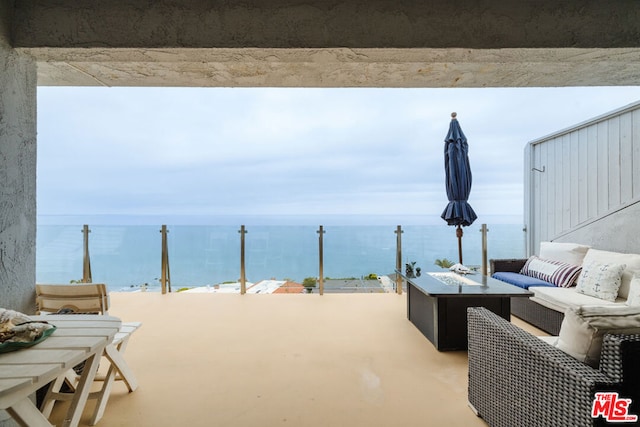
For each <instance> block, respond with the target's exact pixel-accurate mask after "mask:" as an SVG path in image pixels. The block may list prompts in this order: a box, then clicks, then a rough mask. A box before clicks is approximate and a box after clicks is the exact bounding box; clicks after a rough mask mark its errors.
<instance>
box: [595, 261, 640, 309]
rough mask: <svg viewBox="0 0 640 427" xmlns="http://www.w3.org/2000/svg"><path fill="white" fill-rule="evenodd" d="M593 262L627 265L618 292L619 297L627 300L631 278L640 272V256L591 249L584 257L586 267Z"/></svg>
mask: <svg viewBox="0 0 640 427" xmlns="http://www.w3.org/2000/svg"><path fill="white" fill-rule="evenodd" d="M592 261H597V262H599V263H602V264H626V266H627V268H626V270H625V272H624V273H622V281H621V283H620V289H619V290H618V295H619V296H620V297H622V298H625V299H626V298H627V296H628V295H629V284H630V283H631V278H632V277H633V274H634V273H635V272H637V271H640V255H639V254H624V253H621V252H609V251H601V250H599V249H589V252H587V255H585V257H584V261H583V264H585V265H586V264H587V263H589V262H592Z"/></svg>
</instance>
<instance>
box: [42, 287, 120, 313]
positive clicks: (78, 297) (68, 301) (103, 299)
mask: <svg viewBox="0 0 640 427" xmlns="http://www.w3.org/2000/svg"><path fill="white" fill-rule="evenodd" d="M64 308H66V309H70V310H72V311H73V312H74V313H100V314H108V311H109V294H108V293H107V286H106V285H105V284H104V283H79V284H74V285H49V284H47V285H43V284H38V285H36V309H37V313H38V314H41V313H43V314H44V313H56V312H57V311H59V310H61V309H64Z"/></svg>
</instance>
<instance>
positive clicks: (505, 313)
mask: <svg viewBox="0 0 640 427" xmlns="http://www.w3.org/2000/svg"><path fill="white" fill-rule="evenodd" d="M432 275H433V276H432ZM438 275H445V276H446V277H442V276H440V277H442V280H438V279H437V278H436V277H438ZM434 276H435V277H434ZM402 277H403V278H404V279H405V280H406V282H407V317H408V319H409V320H410V321H411V323H413V324H414V325H415V326H416V327H417V328H418V329H419V330H420V332H422V333H423V334H424V336H425V337H427V339H428V340H429V341H431V342H432V343H433V345H434V346H435V347H436V348H437V349H438V350H440V351H444V350H466V349H467V308H468V307H486V308H487V309H488V310H491V311H493V312H494V313H496V314H498V315H499V316H501V317H503V318H505V319H507V320H510V318H511V300H510V299H511V298H512V297H529V296H531V295H533V294H532V293H531V292H529V291H527V290H525V289H522V288H519V287H517V286H513V285H509V284H508V283H504V282H502V281H500V280H496V279H492V278H491V277H488V276H483V275H481V274H469V275H466V276H460V275H458V274H455V273H449V272H441V273H422V275H421V276H420V277H406V276H404V275H402ZM458 279H459V280H460V281H461V282H460V283H459V284H457V285H456V284H447V283H444V282H443V281H444V280H446V281H447V282H451V283H458V282H457V280H458Z"/></svg>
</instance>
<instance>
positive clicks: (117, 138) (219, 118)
mask: <svg viewBox="0 0 640 427" xmlns="http://www.w3.org/2000/svg"><path fill="white" fill-rule="evenodd" d="M38 91H39V92H38V210H39V213H40V214H118V213H126V214H159V215H172V214H194V215H200V214H203V215H218V214H229V215H234V214H245V215H246V214H285V213H286V214H349V213H366V214H385V215H402V214H425V215H439V214H440V212H441V211H442V209H443V208H444V205H446V195H445V192H444V170H443V148H444V137H445V135H446V133H447V130H448V125H449V120H450V113H451V112H452V111H456V112H457V113H458V118H459V121H460V124H461V126H462V128H463V131H464V132H465V134H466V135H467V137H468V139H469V147H470V148H469V149H470V159H471V160H470V161H471V166H472V172H473V177H474V187H473V189H472V193H471V199H470V200H471V203H472V205H473V206H474V208H475V209H476V211H477V212H478V213H479V215H481V214H485V215H494V214H499V213H509V214H514V215H521V214H522V198H523V188H522V186H523V183H522V181H523V156H524V154H523V150H524V148H525V146H526V144H527V142H529V141H531V140H533V139H536V138H539V137H542V136H545V135H547V134H549V133H552V132H555V131H558V130H560V129H563V128H566V127H568V126H571V125H573V124H576V123H579V122H582V121H584V120H586V119H589V118H591V117H593V116H596V115H599V114H603V113H606V112H608V111H610V110H612V109H614V108H618V107H621V106H623V105H626V104H628V103H630V102H632V101H634V100H636V99H638V98H639V97H640V88H545V89H543V88H525V89H279V88H266V89H244V88H242V89H240V88H234V89H230V88H226V89H212V88H209V89H197V88H188V89H184V88H61V87H55V88H50V87H41V88H39V89H38Z"/></svg>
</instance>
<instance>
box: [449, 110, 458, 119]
mask: <svg viewBox="0 0 640 427" xmlns="http://www.w3.org/2000/svg"><path fill="white" fill-rule="evenodd" d="M457 115H458V113H456V112H455V111H454V112H453V113H451V118H452V119H455V118H456V116H457Z"/></svg>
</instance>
